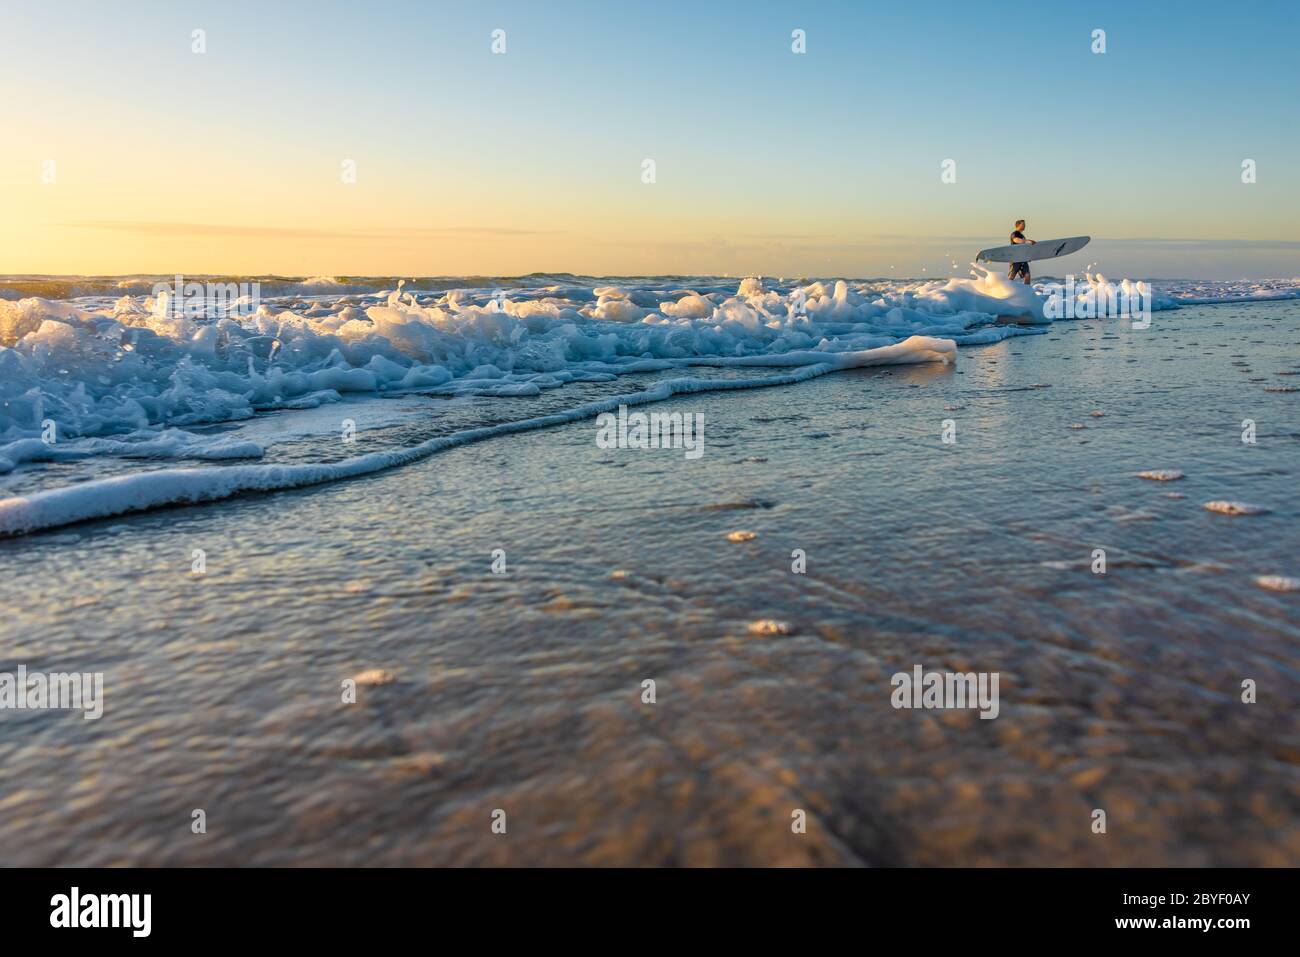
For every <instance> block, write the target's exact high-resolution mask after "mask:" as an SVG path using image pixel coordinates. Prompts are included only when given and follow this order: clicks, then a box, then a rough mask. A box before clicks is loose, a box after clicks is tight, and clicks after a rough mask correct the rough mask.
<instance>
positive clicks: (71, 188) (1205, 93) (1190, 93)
mask: <svg viewBox="0 0 1300 957" xmlns="http://www.w3.org/2000/svg"><path fill="white" fill-rule="evenodd" d="M0 23H3V29H0V103H3V114H0V115H2V116H3V120H2V123H0V129H2V130H3V131H4V136H3V137H0V142H3V149H0V274H30V273H40V274H79V275H117V274H131V273H151V274H152V273H158V274H167V275H170V274H173V273H178V272H179V273H188V274H199V273H236V274H280V275H311V276H315V275H334V276H342V275H403V274H410V275H485V276H489V275H497V276H507V275H519V274H524V273H529V272H560V271H563V272H573V273H582V274H593V275H645V274H662V273H686V274H720V275H722V274H725V275H745V274H753V275H767V276H851V277H867V276H890V275H896V276H923V275H936V274H941V275H952V274H957V275H964V274H965V273H966V271H967V266H968V264H969V262H970V261H971V260H972V259H973V258H974V255H975V253H976V251H978V250H979V249H981V248H983V247H987V246H993V245H1001V244H1004V243H1006V242H1007V235H1008V233H1009V232H1010V229H1011V224H1012V222H1013V221H1014V220H1015V219H1017V218H1024V219H1026V220H1028V223H1029V227H1028V230H1027V232H1028V235H1029V236H1030V237H1032V238H1053V237H1060V236H1073V235H1091V236H1093V237H1094V242H1093V243H1092V244H1091V245H1090V246H1089V247H1088V248H1087V250H1085V251H1084V252H1083V253H1080V254H1078V255H1077V256H1076V257H1073V258H1072V260H1071V265H1072V267H1073V268H1075V269H1077V270H1080V271H1081V270H1082V269H1083V268H1084V266H1085V265H1087V264H1089V263H1094V262H1095V263H1096V265H1097V266H1098V267H1099V268H1100V269H1101V270H1102V271H1103V272H1105V273H1106V274H1107V275H1109V276H1113V277H1120V276H1128V277H1132V278H1139V277H1168V278H1178V277H1200V278H1241V277H1246V278H1249V277H1291V276H1300V226H1297V225H1296V224H1297V223H1298V222H1300V123H1298V122H1297V120H1298V119H1300V108H1298V107H1297V97H1298V95H1300V58H1297V56H1296V54H1295V50H1296V48H1297V42H1298V41H1300V14H1297V12H1296V10H1295V8H1294V5H1293V4H1288V3H1281V2H1279V3H1262V2H1261V3H1252V2H1233V3H1199V2H1178V3H1172V2H1169V3H1165V2H1160V3H1144V4H1141V5H1135V4H1132V3H1097V2H1089V3H1060V2H1045V0H1039V2H1034V3H1019V2H1011V3H1007V2H1002V3H996V4H984V5H975V4H971V3H969V2H964V3H956V2H954V3H924V2H894V3H867V2H861V0H856V2H854V0H845V2H832V0H800V2H763V0H734V2H733V0H691V2H679V0H660V2H649V0H591V2H568V0H525V2H470V0H466V2H437V0H370V2H364V3H363V2H338V0H309V2H297V0H274V2H268V0H260V2H255V3H252V2H245V0H221V2H207V0H156V2H155V0H121V2H119V3H102V2H91V0H0ZM1098 29H1101V30H1104V31H1105V44H1106V49H1105V52H1104V53H1094V52H1093V46H1094V39H1093V31H1094V30H1098ZM195 30H202V31H204V33H203V35H202V39H203V41H204V46H205V49H204V52H195V49H194V48H195V43H196V41H195V36H194V31H195ZM497 30H501V31H504V43H505V52H504V53H495V52H493V42H494V37H493V32H494V31H497ZM795 30H802V31H804V36H805V37H806V52H803V53H796V52H794V50H793V49H792V47H793V44H794V43H795V41H794V39H792V33H793V31H795ZM498 46H499V44H498ZM1248 159H1249V160H1253V161H1254V164H1255V177H1256V181H1255V182H1253V183H1243V182H1242V164H1243V162H1244V161H1246V160H1248ZM647 160H651V161H653V174H654V175H653V182H647V181H646V180H647V179H648V178H649V177H648V175H647V168H646V161H647ZM948 160H951V161H953V164H954V165H953V166H952V167H950V169H951V170H953V171H955V181H954V182H944V181H943V179H944V177H943V173H944V169H945V167H944V164H945V161H948ZM349 161H350V162H351V163H352V164H354V165H353V166H352V167H347V166H346V164H347V163H348V162H349ZM348 169H355V176H354V177H349V176H348V175H346V173H347V171H348ZM349 178H351V179H353V180H354V181H347V180H348V179H349ZM949 178H954V177H952V176H950V177H949ZM954 263H956V264H957V265H956V267H955V268H954V265H953V264H954Z"/></svg>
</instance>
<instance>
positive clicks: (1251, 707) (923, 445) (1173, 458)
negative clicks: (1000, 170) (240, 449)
mask: <svg viewBox="0 0 1300 957" xmlns="http://www.w3.org/2000/svg"><path fill="white" fill-rule="evenodd" d="M1296 372H1300V304H1297V303H1256V304H1246V305H1217V306H1193V307H1188V308H1183V309H1180V310H1177V311H1174V312H1162V313H1157V314H1156V315H1155V317H1154V321H1153V325H1152V327H1151V328H1150V329H1148V330H1145V331H1137V330H1133V329H1131V328H1130V327H1129V325H1128V324H1127V323H1120V322H1114V321H1110V322H1105V321H1078V322H1058V323H1056V324H1054V325H1052V326H1050V327H1048V329H1047V331H1046V333H1045V334H1043V335H1034V336H1023V337H1016V338H1010V339H1006V340H1003V341H1002V342H999V343H996V344H994V345H989V346H983V347H972V348H965V349H963V350H962V352H961V355H960V358H959V361H958V364H957V366H956V368H955V369H954V368H952V367H945V366H941V365H938V364H928V365H922V366H899V367H889V368H882V369H871V370H861V371H846V372H838V373H834V374H832V375H828V376H825V377H823V378H819V379H815V380H813V381H810V382H805V383H802V384H799V385H796V386H791V387H779V388H772V389H762V390H753V391H746V392H738V393H723V394H706V395H695V396H685V397H680V398H676V399H673V400H670V401H668V402H665V403H661V404H658V405H655V406H653V407H651V408H652V409H653V410H655V411H681V412H698V413H703V415H704V417H705V423H706V426H705V453H704V455H703V456H702V457H701V458H700V459H698V460H694V461H692V460H688V459H686V458H685V457H684V455H683V454H682V453H681V452H680V451H673V450H656V451H632V450H602V449H600V448H597V446H596V444H595V441H594V436H595V425H594V423H575V424H572V425H568V426H564V427H560V428H554V429H546V430H541V431H535V432H529V433H525V434H519V435H512V436H506V437H504V438H503V439H500V440H491V441H488V442H485V443H481V444H478V445H472V446H466V447H462V448H456V449H451V450H449V451H447V452H444V453H440V454H438V455H435V456H433V457H431V458H429V459H426V460H424V461H421V462H417V463H414V464H412V465H409V466H406V467H403V468H398V469H394V470H391V471H387V472H382V473H379V474H377V475H374V476H371V477H368V478H364V479H359V480H356V481H350V482H341V483H336V484H332V485H326V486H322V487H319V488H316V489H309V490H305V491H290V492H282V493H276V494H269V495H260V496H247V497H241V498H237V499H233V500H229V501H226V502H224V503H221V504H219V505H213V506H202V507H191V508H177V509H169V510H163V511H156V512H150V513H146V514H143V515H139V516H135V517H127V518H118V519H110V520H106V521H101V522H95V523H89V524H83V525H74V526H70V527H68V528H65V529H61V530H56V531H52V532H48V533H44V534H40V535H35V536H31V537H28V538H19V539H12V540H7V541H2V542H0V569H3V575H0V602H2V603H3V607H4V608H5V609H6V612H7V614H6V616H5V620H4V622H3V624H0V671H6V670H7V671H12V670H13V669H14V668H15V667H16V666H17V665H18V664H20V663H22V664H25V665H26V666H27V667H28V668H29V669H32V670H46V671H56V670H58V671H66V670H85V671H103V672H104V673H105V705H104V707H105V712H104V716H103V718H101V719H100V720H98V721H83V720H82V719H81V717H80V716H79V715H75V714H69V713H66V712H56V711H44V712H4V713H0V848H2V849H3V852H2V853H0V860H3V862H4V863H7V864H486V863H492V864H871V865H889V864H922V865H924V864H1034V865H1133V864H1138V865H1146V864H1170V865H1255V864H1271V865H1296V864H1300V825H1298V824H1297V820H1300V815H1298V814H1297V811H1298V810H1300V769H1298V768H1297V763H1298V762H1300V733H1298V732H1297V724H1296V722H1295V719H1294V714H1295V708H1296V705H1297V698H1300V694H1298V693H1297V684H1296V681H1297V677H1300V675H1298V674H1297V645H1298V640H1300V628H1298V627H1297V625H1296V611H1297V602H1300V592H1279V591H1271V590H1267V589H1264V588H1262V587H1260V586H1259V585H1258V584H1257V583H1256V581H1255V579H1256V577H1257V576H1261V575H1287V576H1292V577H1296V576H1300V566H1297V558H1296V556H1297V554H1300V549H1298V548H1297V545H1298V544H1300V535H1297V525H1296V518H1297V505H1296V503H1295V487H1296V473H1297V469H1298V468H1300V416H1298V415H1297V402H1300V393H1297V392H1277V391H1266V389H1268V388H1273V387H1277V386H1279V385H1287V384H1292V383H1300V376H1289V375H1286V373H1296ZM672 374H673V373H671V372H659V373H649V374H646V375H643V376H633V377H624V378H623V379H621V380H620V381H618V382H614V383H578V384H572V385H568V386H566V387H565V388H564V389H563V390H560V392H563V395H560V392H544V393H542V394H541V395H540V396H537V397H532V398H527V397H524V398H513V399H502V398H494V399H491V400H482V399H472V398H461V399H451V400H448V399H446V398H432V397H425V396H410V395H408V396H404V397H402V398H400V399H394V400H381V399H371V400H367V401H368V403H369V405H364V406H363V408H365V409H371V408H373V407H374V405H375V404H376V403H388V402H395V403H399V404H400V406H401V410H402V415H401V416H399V417H396V418H392V417H389V416H388V415H387V414H386V413H387V412H388V411H389V409H388V408H385V410H384V411H385V415H384V416H382V417H380V418H379V419H378V420H377V422H382V425H378V424H377V425H376V428H375V430H374V431H373V432H370V431H368V430H367V428H366V426H365V422H364V419H362V420H360V421H359V426H360V429H361V433H360V437H361V441H363V442H370V443H373V444H374V446H375V447H383V446H385V445H389V444H403V445H405V444H411V443H412V442H414V441H420V440H423V439H424V438H426V437H427V436H428V434H430V430H431V429H433V430H444V429H445V430H448V431H450V430H452V429H454V428H456V427H459V426H461V425H464V424H469V423H474V424H481V422H482V421H483V417H484V416H485V415H490V416H492V417H494V418H496V419H498V420H499V419H509V418H513V417H525V416H532V415H537V414H540V413H541V412H545V411H551V410H552V409H553V408H568V407H571V406H572V405H575V404H577V401H578V400H584V399H586V398H591V397H599V396H600V395H602V394H616V393H618V392H622V391H629V385H630V384H631V383H630V381H629V380H630V379H635V380H636V382H637V383H639V384H641V385H650V384H652V383H653V382H654V381H655V380H656V379H657V378H661V377H663V376H667V375H672ZM701 374H713V375H727V374H731V371H730V370H713V371H712V372H709V373H701ZM489 402H490V406H489V405H486V404H485V403H489ZM391 408H394V409H396V408H398V406H392V407H391ZM317 412H318V414H320V415H321V416H322V417H323V418H322V419H321V425H320V428H319V431H318V432H315V433H313V432H312V429H311V428H304V427H303V426H302V423H301V420H300V419H292V420H289V419H285V420H283V421H286V422H292V423H293V425H292V430H293V432H294V435H295V438H294V440H293V441H290V442H286V443H282V444H280V445H277V446H276V451H275V454H276V455H279V456H283V457H285V459H284V460H286V461H291V460H293V459H294V457H295V456H299V457H301V458H302V459H303V460H312V461H317V460H321V459H324V458H328V457H330V456H339V457H342V456H343V455H345V454H352V450H349V451H347V452H345V451H343V450H341V449H340V448H339V443H338V441H337V438H336V437H335V436H334V435H333V434H332V432H333V431H334V430H335V428H336V427H337V422H338V418H339V412H338V407H337V406H333V407H330V408H329V409H328V410H327V409H321V410H317ZM1095 412H1100V413H1101V415H1099V416H1097V415H1094V414H1093V413H1095ZM1247 418H1249V419H1253V420H1254V421H1255V423H1256V428H1257V442H1256V443H1255V444H1253V445H1251V444H1245V443H1243V442H1242V440H1241V434H1242V421H1243V419H1247ZM276 419H277V416H268V417H265V418H263V419H259V420H255V421H254V424H255V426H256V427H257V428H267V429H274V428H275V427H276V425H275V423H276ZM946 419H951V420H953V421H954V422H955V424H956V430H957V433H956V434H957V442H956V443H955V444H951V445H948V444H944V443H943V442H942V441H941V440H940V436H941V432H942V430H943V427H944V425H943V423H944V420H946ZM1077 426H1082V428H1078V427H1077ZM245 428H247V426H246V427H245ZM62 467H67V468H72V466H71V465H68V466H63V465H59V466H48V467H46V468H62ZM114 467H116V466H114ZM122 467H123V468H131V467H138V465H137V466H131V465H129V464H127V465H123V466H122ZM1147 469H1177V470H1181V471H1182V472H1184V473H1185V476H1186V477H1185V478H1183V479H1181V480H1178V481H1173V482H1155V481H1146V480H1143V479H1139V478H1137V477H1135V473H1136V472H1138V471H1142V470H1147ZM32 474H33V473H20V474H16V475H13V476H10V477H9V481H10V482H13V483H17V482H19V481H27V482H31V481H34V479H32V477H31V476H32ZM42 474H43V475H44V476H45V478H44V479H42V481H46V480H49V478H50V476H51V475H52V474H53V473H51V472H48V471H46V472H44V473H42ZM74 478H75V474H72V475H69V476H67V480H72V479H74ZM13 487H15V486H7V488H13ZM1171 493H1173V494H1180V495H1182V496H1185V497H1182V498H1171V497H1168V496H1169V495H1170V494H1171ZM1221 499H1227V500H1239V501H1244V502H1249V503H1254V504H1258V505H1261V506H1265V507H1267V508H1268V509H1269V510H1270V511H1269V512H1267V513H1266V514H1262V515H1252V516H1238V517H1234V516H1227V515H1220V514H1214V513H1211V512H1209V511H1207V510H1205V509H1204V508H1203V507H1202V506H1203V504H1204V503H1205V502H1209V501H1212V500H1221ZM738 530H748V531H752V532H754V533H756V537H754V538H753V539H752V540H749V541H745V542H732V541H729V540H728V538H727V536H728V534H729V533H731V532H735V531H738ZM196 548H198V549H203V550H204V551H205V552H206V556H207V558H206V563H207V570H206V573H205V574H203V575H201V576H196V575H194V574H192V573H191V560H192V557H191V556H192V551H193V549H196ZM1097 548H1103V549H1105V551H1106V556H1107V565H1108V567H1107V573H1106V574H1105V575H1095V574H1093V573H1092V571H1091V568H1090V566H1091V564H1092V561H1093V551H1094V549H1097ZM496 549H502V550H504V552H505V556H506V563H507V570H506V572H505V573H504V574H494V573H493V572H492V569H491V565H492V561H493V555H492V553H493V551H494V550H496ZM794 549H802V550H804V551H805V552H806V554H807V572H806V574H802V575H799V574H794V573H792V571H791V553H792V551H793V550H794ZM765 619H773V620H777V621H780V622H783V623H785V624H786V629H785V630H786V631H787V632H788V634H779V633H778V634H771V635H764V634H755V633H753V632H752V630H751V625H753V623H755V622H757V621H760V620H765ZM917 664H920V665H922V666H923V667H924V668H925V669H926V670H959V671H969V670H974V671H988V672H998V673H999V674H1000V676H1001V703H1000V713H999V715H998V717H997V718H996V719H994V720H987V721H986V720H979V719H978V717H977V715H976V714H975V713H974V712H971V711H912V710H895V709H894V708H893V707H891V704H890V692H891V687H890V683H889V679H890V676H891V675H892V674H894V673H895V672H899V671H910V670H911V669H912V667H913V666H914V665H917ZM376 668H378V669H385V670H387V671H388V672H390V673H391V675H392V676H393V677H394V679H395V680H394V681H392V682H391V683H388V684H383V685H378V686H370V685H363V686H362V687H360V688H359V689H358V696H359V701H358V703H356V704H354V705H345V704H342V703H341V701H340V682H342V681H343V679H345V678H348V677H349V676H353V675H356V674H358V673H360V672H363V671H366V670H367V669H376ZM646 679H653V680H654V681H655V682H656V692H657V701H656V703H654V704H644V703H642V700H641V694H642V682H643V681H644V680H646ZM1243 679H1252V680H1254V681H1255V682H1256V683H1257V685H1258V689H1259V700H1258V703H1256V704H1243V703H1242V702H1241V700H1240V694H1241V690H1240V689H1241V682H1242V681H1243ZM196 808H202V809H203V810H204V811H205V812H206V816H207V822H208V823H207V833H206V834H202V835H196V834H193V833H192V832H191V828H190V822H191V813H192V811H193V810H194V809H196ZM1097 808H1100V809H1104V810H1105V811H1106V814H1107V820H1108V830H1107V833H1105V834H1095V833H1093V831H1092V827H1091V825H1092V812H1093V810H1094V809H1097ZM496 809H501V810H504V811H505V812H506V815H507V820H508V830H507V833H506V834H504V835H500V834H494V833H492V831H491V829H490V825H491V823H492V815H493V812H494V811H495V810H496ZM794 809H803V810H805V811H807V813H808V817H809V825H808V831H807V833H806V834H802V835H796V834H792V833H791V828H790V821H791V812H792V811H793V810H794Z"/></svg>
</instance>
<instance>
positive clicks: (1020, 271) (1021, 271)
mask: <svg viewBox="0 0 1300 957" xmlns="http://www.w3.org/2000/svg"><path fill="white" fill-rule="evenodd" d="M1024 228H1025V221H1024V220H1023V219H1017V220H1016V228H1015V229H1013V230H1012V231H1011V245H1013V246H1019V245H1020V244H1021V243H1029V245H1031V246H1032V245H1033V244H1034V241H1033V240H1032V239H1026V238H1025V234H1024ZM1020 275H1023V276H1024V277H1025V285H1026V286H1028V285H1029V263H1012V264H1011V268H1010V269H1008V270H1007V278H1008V279H1010V280H1012V281H1014V280H1015V278H1016V276H1020Z"/></svg>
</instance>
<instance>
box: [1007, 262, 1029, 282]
mask: <svg viewBox="0 0 1300 957" xmlns="http://www.w3.org/2000/svg"><path fill="white" fill-rule="evenodd" d="M1020 276H1024V277H1026V278H1028V277H1029V263H1012V264H1011V272H1009V273H1007V278H1008V279H1016V278H1018V277H1020Z"/></svg>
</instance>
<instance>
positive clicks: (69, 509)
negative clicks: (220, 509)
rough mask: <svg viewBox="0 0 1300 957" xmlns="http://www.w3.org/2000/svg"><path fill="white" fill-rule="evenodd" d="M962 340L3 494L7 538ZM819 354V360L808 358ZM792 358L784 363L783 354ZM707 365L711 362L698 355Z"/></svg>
mask: <svg viewBox="0 0 1300 957" xmlns="http://www.w3.org/2000/svg"><path fill="white" fill-rule="evenodd" d="M956 351H957V350H956V346H955V344H954V343H952V342H951V341H949V340H946V339H935V338H930V337H927V336H912V337H910V338H908V339H906V340H904V341H903V342H900V343H896V344H891V345H887V346H880V347H878V348H875V349H867V350H862V351H858V352H837V353H829V352H828V353H817V354H810V353H799V354H796V355H793V356H789V357H781V356H769V357H766V358H767V360H768V361H767V362H765V363H764V364H765V365H770V366H783V365H784V366H789V367H794V368H793V371H791V372H785V373H778V374H772V375H765V376H762V377H760V378H742V379H692V378H677V379H664V380H661V381H660V382H657V383H656V384H655V385H654V386H653V387H651V388H649V389H646V390H644V391H641V392H635V393H630V394H626V395H618V396H611V397H609V398H606V399H602V400H600V401H597V402H589V403H586V404H584V405H580V406H578V407H576V408H573V409H568V410H566V411H564V412H558V413H554V414H552V415H544V416H537V417H535V418H530V419H523V420H519V421H515V422H505V423H501V424H499V425H493V426H484V427H481V428H474V429H464V430H461V431H459V432H454V433H452V434H451V435H445V436H439V437H438V438H434V439H429V440H428V441H426V442H422V443H420V444H419V445H415V446H412V447H409V448H402V449H391V450H387V451H383V452H372V453H370V454H369V455H362V456H359V457H357V458H353V459H348V460H347V461H343V462H334V463H322V464H316V465H233V466H228V467H224V468H207V469H160V470H158V471H151V472H138V473H134V474H130V475H121V476H116V477H112V478H105V479H98V480H94V481H89V482H82V483H79V484H76V485H69V486H64V487H62V488H56V489H50V490H48V491H44V492H37V493H35V494H33V495H28V496H18V497H13V498H7V499H3V500H0V536H6V535H19V534H24V533H27V532H32V531H36V530H39V529H43V528H52V527H55V526H59V525H66V524H69V523H71V522H77V521H84V520H86V519H91V518H104V517H107V516H110V515H120V514H123V513H126V512H137V511H143V510H146V509H150V508H157V507H159V506H163V505H173V504H185V503H197V502H209V501H214V500H217V499H222V498H228V497H230V496H232V495H237V494H239V493H241V492H250V491H258V492H267V491H273V490H278V489H288V488H298V487H302V486H307V485H318V484H321V483H324V482H332V481H336V480H339V479H345V478H354V477H356V476H359V475H367V474H370V473H372V472H378V471H381V470H383V469H388V468H392V467H394V466H398V465H404V464H407V463H410V462H415V461H418V460H419V459H423V458H427V457H428V456H430V455H434V454H435V453H438V452H441V451H443V450H445V449H449V448H453V447H456V446H460V445H467V444H469V443H471V442H480V441H482V440H484V439H490V438H494V437H497V436H501V435H507V434H510V433H514V432H525V431H531V430H533V429H541V428H547V427H550V426H557V425H563V424H565V423H568V422H575V421H579V420H582V419H587V418H591V417H594V416H596V415H598V414H600V413H601V412H609V411H611V410H613V409H617V408H618V407H619V406H620V405H629V406H632V405H645V404H647V403H650V402H659V401H662V400H664V399H667V398H670V397H672V396H674V395H683V394H688V393H700V392H719V391H727V390H733V389H754V388H763V387H766V386H774V385H791V384H794V383H796V382H803V381H806V380H808V379H812V378H815V377H817V376H821V375H825V374H827V373H829V372H834V371H836V370H839V369H851V368H859V367H864V366H873V365H889V364H898V363H910V362H934V361H939V362H945V363H947V362H953V361H955V360H956ZM810 355H815V356H816V361H810V359H809V356H810ZM783 358H784V359H785V360H786V361H784V362H783V361H781V360H782V359H783ZM696 361H697V362H698V363H700V364H703V362H704V360H702V359H697V360H696ZM743 363H744V359H743V358H742V357H732V358H724V357H718V358H716V359H715V360H713V362H712V363H711V364H715V365H720V366H730V365H738V364H743Z"/></svg>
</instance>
